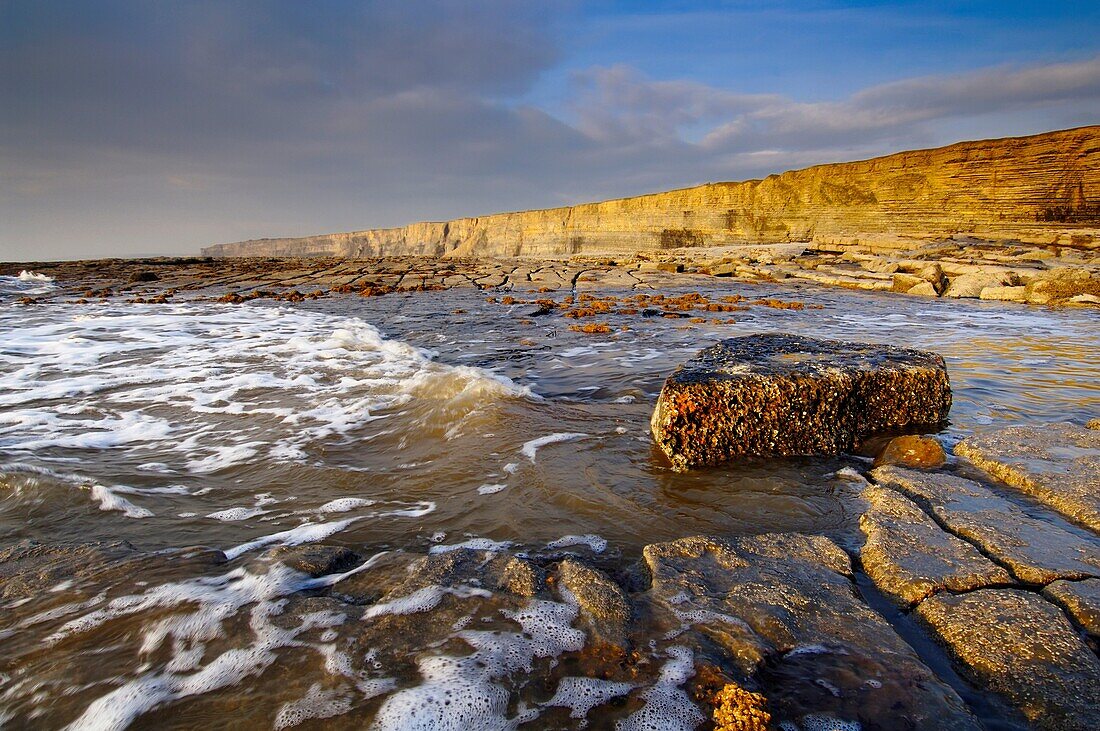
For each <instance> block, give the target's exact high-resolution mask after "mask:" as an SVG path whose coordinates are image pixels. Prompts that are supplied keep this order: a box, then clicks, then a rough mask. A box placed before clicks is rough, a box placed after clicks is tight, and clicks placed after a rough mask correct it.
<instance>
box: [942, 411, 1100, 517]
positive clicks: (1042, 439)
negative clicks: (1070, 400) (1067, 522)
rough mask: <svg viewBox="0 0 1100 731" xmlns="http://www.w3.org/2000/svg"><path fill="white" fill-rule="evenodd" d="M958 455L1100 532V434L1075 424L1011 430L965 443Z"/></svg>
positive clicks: (961, 443) (973, 438)
mask: <svg viewBox="0 0 1100 731" xmlns="http://www.w3.org/2000/svg"><path fill="white" fill-rule="evenodd" d="M955 454H957V455H959V456H960V457H965V458H966V459H968V460H970V461H971V462H973V463H974V464H975V465H977V466H978V467H980V468H981V469H983V470H985V471H986V472H988V473H990V474H991V475H993V476H994V477H997V478H998V479H1000V480H1003V481H1005V482H1007V483H1008V484H1009V485H1012V486H1013V487H1015V488H1017V489H1019V490H1021V491H1022V492H1025V493H1027V494H1028V495H1031V496H1032V497H1034V498H1036V499H1037V500H1039V501H1041V502H1043V503H1045V504H1046V505H1049V506H1050V507H1051V508H1053V509H1055V510H1057V511H1058V512H1060V513H1062V514H1063V515H1065V516H1067V517H1069V518H1070V519H1071V520H1074V521H1077V522H1079V523H1081V524H1082V525H1086V526H1088V527H1089V528H1091V529H1092V530H1094V531H1100V490H1098V489H1097V486H1098V485H1100V431H1097V430H1095V429H1089V428H1086V427H1081V426H1077V425H1076V424H1070V423H1060V424H1044V425H1042V426H1025V425H1017V426H1010V427H1005V428H1003V429H996V430H992V431H988V432H983V433H980V434H976V435H974V436H972V437H968V438H967V439H964V440H963V441H961V442H959V444H958V445H956V447H955Z"/></svg>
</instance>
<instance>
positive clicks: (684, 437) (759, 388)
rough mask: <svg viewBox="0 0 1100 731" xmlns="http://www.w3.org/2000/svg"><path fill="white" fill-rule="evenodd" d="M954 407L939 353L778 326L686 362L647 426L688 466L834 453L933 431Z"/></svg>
mask: <svg viewBox="0 0 1100 731" xmlns="http://www.w3.org/2000/svg"><path fill="white" fill-rule="evenodd" d="M950 408H951V386H950V383H949V382H948V378H947V368H946V367H945V365H944V362H943V358H942V357H940V356H939V355H937V354H935V353H929V352H926V351H920V350H908V349H903V348H895V347H891V346H885V345H872V344H867V343H853V342H842V341H837V340H818V339H816V338H807V337H801V336H797V335H784V334H777V333H773V334H763V335H749V336H746V337H740V338H730V339H729V340H723V341H722V342H720V343H717V344H716V345H712V346H711V347H709V348H706V349H704V350H702V351H701V352H700V353H699V354H698V355H696V356H695V357H694V358H692V359H691V360H689V361H688V362H687V363H685V364H683V365H682V366H680V368H678V369H677V370H676V371H675V372H674V373H673V374H672V375H671V376H669V378H668V380H666V381H665V384H664V387H663V388H662V389H661V395H660V398H658V400H657V407H656V409H655V410H654V412H653V418H652V419H651V422H650V425H651V427H652V430H653V436H654V438H655V439H656V441H657V444H658V446H659V447H660V448H661V449H662V451H664V453H665V454H666V455H668V457H669V459H670V460H672V463H673V465H674V466H676V467H677V468H679V469H684V468H693V467H702V466H707V465H717V464H721V463H723V462H728V461H730V460H733V459H737V458H741V457H751V456H783V455H798V454H837V453H840V452H844V451H849V450H852V449H854V448H856V447H857V446H858V445H859V444H860V443H861V442H862V441H864V440H866V439H868V438H870V437H873V436H875V435H879V434H884V433H889V432H892V431H901V430H906V431H921V430H924V431H930V430H934V429H936V428H937V427H938V425H940V424H942V422H943V421H944V420H945V419H946V418H947V414H948V411H949V410H950Z"/></svg>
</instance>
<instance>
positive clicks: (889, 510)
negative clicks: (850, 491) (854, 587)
mask: <svg viewBox="0 0 1100 731" xmlns="http://www.w3.org/2000/svg"><path fill="white" fill-rule="evenodd" d="M863 499H864V500H866V501H867V503H868V509H867V511H866V512H865V513H864V514H863V515H862V517H861V518H860V521H859V525H860V529H861V530H862V531H863V533H864V534H865V535H866V536H867V541H866V543H864V545H863V547H862V549H861V550H860V560H861V562H862V564H863V569H864V571H866V572H867V575H868V576H869V577H871V579H872V580H873V581H874V582H875V585H876V586H878V588H879V589H880V590H881V591H882V592H883V593H885V594H887V595H888V596H889V597H891V598H892V599H893V600H894V601H896V602H898V603H900V604H902V605H912V604H916V603H918V602H920V601H922V600H924V599H927V598H928V597H929V596H931V595H932V594H934V593H937V592H940V591H944V590H947V591H952V592H962V591H972V590H974V589H978V588H981V587H984V586H992V585H1004V584H1009V583H1011V582H1012V577H1011V576H1010V575H1009V573H1008V572H1007V571H1005V570H1004V569H1003V568H1001V567H1000V566H997V565H996V564H994V563H993V562H992V561H990V560H989V559H988V558H986V557H985V556H983V555H982V554H981V553H980V552H979V551H978V550H977V549H976V548H974V546H972V545H971V544H969V543H967V542H966V541H964V540H962V539H960V538H958V537H956V536H954V535H952V534H951V533H948V532H946V531H944V530H943V529H941V528H940V527H939V526H938V525H937V524H936V522H935V521H933V520H932V519H931V518H930V517H928V515H926V514H925V513H924V511H923V510H921V509H920V508H919V507H917V505H916V504H914V503H913V502H912V501H911V500H909V499H907V498H906V497H904V496H902V495H901V494H899V493H898V492H895V491H894V490H891V489H888V488H885V487H881V486H878V485H868V487H867V488H866V489H865V490H864V491H863Z"/></svg>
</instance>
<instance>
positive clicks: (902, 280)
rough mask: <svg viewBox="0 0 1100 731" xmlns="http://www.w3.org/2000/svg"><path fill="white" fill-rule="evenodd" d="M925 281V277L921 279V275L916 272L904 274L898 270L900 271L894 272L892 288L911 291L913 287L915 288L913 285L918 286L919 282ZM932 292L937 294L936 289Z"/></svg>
mask: <svg viewBox="0 0 1100 731" xmlns="http://www.w3.org/2000/svg"><path fill="white" fill-rule="evenodd" d="M924 283H925V281H924V280H923V279H921V278H920V277H918V276H916V275H915V274H904V273H902V272H898V273H896V274H894V279H893V286H892V290H893V291H894V292H903V293H904V292H908V291H910V290H911V289H913V287H916V286H917V285H918V284H924ZM932 294H935V291H933V292H932Z"/></svg>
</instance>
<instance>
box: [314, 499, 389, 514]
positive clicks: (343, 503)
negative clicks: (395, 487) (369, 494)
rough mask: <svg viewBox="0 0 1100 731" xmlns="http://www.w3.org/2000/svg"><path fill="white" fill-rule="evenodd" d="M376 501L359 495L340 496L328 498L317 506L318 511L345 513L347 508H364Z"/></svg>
mask: <svg viewBox="0 0 1100 731" xmlns="http://www.w3.org/2000/svg"><path fill="white" fill-rule="evenodd" d="M375 502H376V501H374V500H368V499H366V498H361V497H341V498H337V499H335V500H329V501H328V502H327V503H325V504H324V505H322V506H321V507H319V508H317V512H318V513H346V512H348V511H349V510H355V509H356V508H365V507H369V506H371V505H374V503H375Z"/></svg>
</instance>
